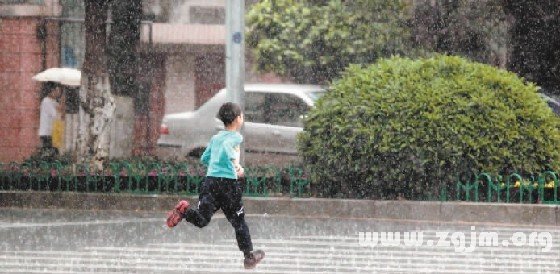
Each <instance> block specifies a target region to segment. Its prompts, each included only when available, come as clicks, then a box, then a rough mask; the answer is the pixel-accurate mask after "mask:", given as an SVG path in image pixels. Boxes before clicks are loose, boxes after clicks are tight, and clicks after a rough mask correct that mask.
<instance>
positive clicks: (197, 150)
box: [187, 147, 206, 158]
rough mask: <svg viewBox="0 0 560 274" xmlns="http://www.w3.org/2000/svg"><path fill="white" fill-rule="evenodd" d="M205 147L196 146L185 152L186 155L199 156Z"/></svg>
mask: <svg viewBox="0 0 560 274" xmlns="http://www.w3.org/2000/svg"><path fill="white" fill-rule="evenodd" d="M205 149H206V148H205V147H197V148H195V149H193V150H191V151H190V152H189V154H187V156H190V157H197V158H200V156H202V153H204V150H205Z"/></svg>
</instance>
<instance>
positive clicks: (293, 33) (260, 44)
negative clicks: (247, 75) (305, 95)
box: [247, 0, 413, 83]
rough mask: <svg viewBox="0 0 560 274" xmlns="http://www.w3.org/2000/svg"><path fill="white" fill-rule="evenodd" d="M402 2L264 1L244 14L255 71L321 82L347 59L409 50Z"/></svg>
mask: <svg viewBox="0 0 560 274" xmlns="http://www.w3.org/2000/svg"><path fill="white" fill-rule="evenodd" d="M409 9H410V6H409V5H408V4H406V2H403V1H398V0H396V1H384V0H356V1H341V0H334V1H296V0H264V1H260V2H259V3H257V4H255V5H254V6H252V8H251V10H250V11H249V13H248V16H247V18H248V19H247V26H248V29H249V32H248V35H247V37H248V40H247V43H248V45H249V46H250V47H252V48H254V49H255V56H256V63H257V67H258V69H259V70H262V71H274V72H276V73H278V74H280V75H283V76H286V77H290V78H293V79H294V80H295V81H297V82H307V83H324V82H328V81H330V80H331V79H333V78H335V77H336V76H338V75H339V73H340V72H341V71H342V70H343V69H344V68H346V67H347V66H348V65H349V64H355V63H358V64H365V63H371V62H373V61H375V60H376V59H378V58H379V57H384V56H390V55H398V54H405V53H407V54H408V53H410V52H412V51H413V48H412V38H411V32H410V28H408V27H406V22H407V20H408V19H409V17H410V15H409V14H408V13H407V10H409Z"/></svg>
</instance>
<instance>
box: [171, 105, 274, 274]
mask: <svg viewBox="0 0 560 274" xmlns="http://www.w3.org/2000/svg"><path fill="white" fill-rule="evenodd" d="M218 118H219V119H220V120H222V122H223V123H224V126H225V130H222V131H220V132H219V133H217V134H216V135H214V136H213V137H212V138H211V139H210V142H209V144H208V146H207V147H206V150H205V151H204V153H203V154H202V157H201V162H202V163H203V164H204V165H206V166H208V171H207V173H206V179H205V180H204V182H203V183H202V186H201V187H200V193H199V197H198V199H199V202H198V208H197V209H193V208H192V207H191V206H190V205H189V202H187V201H185V200H182V201H180V202H179V204H177V205H176V206H175V208H174V209H173V210H172V211H170V212H169V213H168V215H167V226H169V227H170V228H171V227H174V226H176V225H177V224H178V223H179V222H180V221H181V220H182V219H183V218H184V219H185V220H187V222H189V223H192V224H193V225H195V226H197V227H200V228H202V227H205V226H206V225H208V223H209V222H210V219H211V218H212V215H213V214H214V212H216V211H217V210H218V209H220V208H221V209H222V211H223V212H224V214H225V215H226V218H227V219H228V221H229V222H230V223H231V225H232V226H233V228H234V229H235V237H236V238H237V245H238V246H239V249H240V250H241V251H243V254H244V255H245V260H244V261H243V263H244V266H245V268H246V269H251V268H254V267H255V266H256V265H257V264H258V263H259V262H260V261H261V260H262V259H263V258H264V252H263V251H262V250H256V251H254V252H253V244H252V242H251V235H250V234H249V227H247V224H246V223H245V212H244V210H243V203H242V202H241V194H242V192H243V191H242V190H241V185H240V183H239V182H238V181H237V179H238V178H239V177H243V176H244V170H243V167H241V165H240V164H239V154H240V149H239V145H240V144H241V142H243V137H242V136H241V134H239V132H238V131H239V129H241V126H242V125H243V114H242V113H241V108H240V107H239V105H237V104H234V103H225V104H223V105H222V106H221V107H220V110H219V112H218Z"/></svg>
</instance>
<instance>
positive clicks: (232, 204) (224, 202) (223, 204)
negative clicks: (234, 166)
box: [185, 177, 253, 252]
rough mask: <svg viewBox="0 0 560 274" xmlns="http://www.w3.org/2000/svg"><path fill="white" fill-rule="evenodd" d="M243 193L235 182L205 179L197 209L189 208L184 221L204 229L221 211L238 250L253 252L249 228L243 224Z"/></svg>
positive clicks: (215, 178) (211, 178) (214, 178)
mask: <svg viewBox="0 0 560 274" xmlns="http://www.w3.org/2000/svg"><path fill="white" fill-rule="evenodd" d="M242 193H243V191H242V188H241V184H240V183H239V182H238V181H237V180H233V179H226V178H217V177H206V179H205V180H204V182H203V183H202V186H201V187H200V194H199V196H198V208H197V209H192V208H189V209H188V210H187V212H186V213H185V219H186V220H187V221H188V222H189V223H192V224H194V225H195V226H198V227H201V228H202V227H205V226H206V225H208V223H209V222H210V219H211V218H212V215H214V213H215V212H216V211H217V210H218V209H222V211H223V212H224V214H225V215H226V218H227V219H228V221H229V222H230V223H231V225H232V226H233V228H234V229H235V237H236V238H237V245H238V246H239V250H241V251H243V252H249V251H252V250H253V243H252V242H251V235H250V234H249V227H248V226H247V223H245V212H244V209H243V203H242V202H241V195H242Z"/></svg>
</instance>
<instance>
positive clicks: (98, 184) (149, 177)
mask: <svg viewBox="0 0 560 274" xmlns="http://www.w3.org/2000/svg"><path fill="white" fill-rule="evenodd" d="M205 172H206V169H205V168H204V167H203V166H202V165H200V164H194V163H186V162H178V163H170V162H160V161H115V162H111V163H109V164H108V165H107V166H106V167H105V168H104V170H103V171H101V172H100V171H94V170H90V168H89V166H88V165H77V164H68V163H62V162H60V161H54V162H46V161H39V162H28V163H24V164H18V163H5V164H0V190H4V191H7V190H24V191H25V190H35V191H70V192H112V193H135V194H180V195H196V194H198V190H199V188H200V185H201V184H202V182H203V180H204V175H205ZM242 184H243V187H244V195H245V196H259V197H267V196H281V195H289V196H292V197H296V196H297V197H305V196H308V195H309V182H308V181H307V179H306V176H305V173H304V172H303V170H302V169H301V168H296V167H290V168H286V169H278V168H275V167H248V168H246V169H245V178H244V179H243V180H242Z"/></svg>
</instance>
